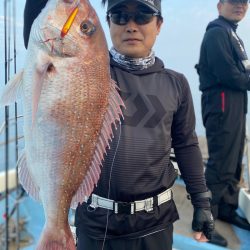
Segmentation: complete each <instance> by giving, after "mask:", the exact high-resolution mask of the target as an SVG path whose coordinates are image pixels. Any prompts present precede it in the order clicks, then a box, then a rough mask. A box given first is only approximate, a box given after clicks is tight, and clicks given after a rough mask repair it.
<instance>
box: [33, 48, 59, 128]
mask: <svg viewBox="0 0 250 250" xmlns="http://www.w3.org/2000/svg"><path fill="white" fill-rule="evenodd" d="M37 59H38V61H37V64H36V68H35V73H34V81H33V82H34V84H33V91H32V97H33V98H32V124H33V125H34V121H35V117H36V113H37V110H38V103H39V100H40V96H41V92H42V88H43V83H44V79H45V77H46V76H47V74H48V71H51V70H52V69H54V66H53V63H52V58H51V57H50V56H49V55H47V54H45V53H44V52H39V53H38V57H37Z"/></svg>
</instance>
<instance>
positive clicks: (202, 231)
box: [192, 208, 214, 242]
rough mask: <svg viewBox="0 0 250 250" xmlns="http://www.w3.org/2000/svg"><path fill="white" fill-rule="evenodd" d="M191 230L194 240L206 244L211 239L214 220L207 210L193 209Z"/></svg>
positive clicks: (209, 210)
mask: <svg viewBox="0 0 250 250" xmlns="http://www.w3.org/2000/svg"><path fill="white" fill-rule="evenodd" d="M192 229H193V231H194V239H195V240H197V241H199V242H206V241H208V240H210V239H211V237H212V233H213V231H214V218H213V215H212V213H211V209H209V208H194V215H193V222H192Z"/></svg>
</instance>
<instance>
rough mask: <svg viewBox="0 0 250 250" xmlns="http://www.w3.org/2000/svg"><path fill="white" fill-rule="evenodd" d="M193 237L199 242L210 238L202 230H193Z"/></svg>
mask: <svg viewBox="0 0 250 250" xmlns="http://www.w3.org/2000/svg"><path fill="white" fill-rule="evenodd" d="M193 237H194V239H195V240H196V241H198V242H207V241H208V239H207V238H206V236H205V235H204V234H203V233H202V232H193Z"/></svg>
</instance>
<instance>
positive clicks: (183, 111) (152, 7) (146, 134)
mask: <svg viewBox="0 0 250 250" xmlns="http://www.w3.org/2000/svg"><path fill="white" fill-rule="evenodd" d="M68 2H69V1H68ZM106 2H107V21H108V25H109V29H110V35H111V39H112V43H113V46H112V48H111V50H110V71H111V76H112V78H113V79H114V80H115V81H116V82H117V84H119V89H120V94H121V97H122V98H123V100H124V102H125V106H126V110H124V120H123V122H122V124H121V125H118V126H117V129H116V130H114V138H113V140H112V142H111V145H110V149H108V150H107V155H106V156H105V160H104V162H103V167H102V172H101V176H100V179H99V182H98V184H97V187H96V188H95V189H94V191H93V193H92V195H91V196H90V197H89V198H88V200H87V201H86V202H84V203H83V204H79V206H78V208H77V210H76V215H75V226H76V235H77V249H78V250H83V249H88V250H97V249H98V250H99V249H110V250H111V249H116V250H117V249H121V250H122V249H130V250H154V249H155V250H170V249H172V244H173V223H174V222H175V221H176V220H178V219H179V216H178V212H177V209H176V206H175V203H174V200H173V194H172V190H171V187H172V186H173V184H174V182H175V179H176V176H177V171H176V169H175V168H174V166H173V165H172V164H171V161H170V151H171V147H173V148H174V152H175V155H176V159H177V162H178V165H179V169H180V171H181V174H182V177H183V179H184V181H185V183H186V189H187V192H188V193H189V194H190V197H191V202H192V204H193V207H194V214H193V221H192V228H193V230H194V238H195V239H196V240H197V241H200V242H204V241H207V240H209V239H211V238H212V237H213V229H214V221H213V217H212V213H211V208H210V197H211V196H210V192H209V191H208V189H207V187H206V183H205V176H204V171H203V164H202V157H201V152H200V149H199V145H198V140H197V136H196V133H195V115H194V108H193V102H192V97H191V92H190V88H189V85H188V82H187V80H186V78H185V77H184V75H182V74H180V73H177V72H175V71H173V70H170V69H166V68H165V67H164V64H163V62H162V61H161V60H160V59H159V58H158V57H156V56H155V53H154V51H153V50H152V48H153V46H154V44H155V41H156V38H157V36H158V34H159V33H160V31H161V26H162V23H163V16H162V9H161V1H160V0H132V1H131V0H108V1H103V3H104V4H105V3H106ZM31 8H35V10H34V9H33V11H36V13H38V12H40V11H41V5H40V4H37V5H35V4H34V3H33V0H32V1H31V0H27V1H26V7H25V19H24V30H28V29H30V27H31V24H32V22H33V19H34V16H31V17H30V16H29V15H27V13H29V12H30V11H31ZM28 37H29V35H28V33H27V32H25V33H24V40H25V44H26V46H27V44H28ZM96 73H98V72H96ZM79 84H80V83H79Z"/></svg>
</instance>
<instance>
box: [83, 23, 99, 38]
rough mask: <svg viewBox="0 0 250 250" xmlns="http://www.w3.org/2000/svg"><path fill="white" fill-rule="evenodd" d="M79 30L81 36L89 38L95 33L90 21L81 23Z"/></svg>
mask: <svg viewBox="0 0 250 250" xmlns="http://www.w3.org/2000/svg"><path fill="white" fill-rule="evenodd" d="M80 30H81V32H82V33H83V34H85V35H87V36H91V35H92V34H93V33H94V32H95V30H96V27H95V26H94V24H93V23H91V22H90V21H83V22H82V23H81V25H80Z"/></svg>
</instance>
